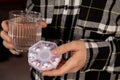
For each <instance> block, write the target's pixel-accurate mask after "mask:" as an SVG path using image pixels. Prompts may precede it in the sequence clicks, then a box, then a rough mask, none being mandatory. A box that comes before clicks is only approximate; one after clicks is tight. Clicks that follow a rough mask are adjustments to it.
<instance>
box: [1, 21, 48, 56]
mask: <svg viewBox="0 0 120 80" xmlns="http://www.w3.org/2000/svg"><path fill="white" fill-rule="evenodd" d="M41 25H42V28H45V27H46V26H47V24H46V22H45V21H42V23H41ZM1 26H2V29H3V30H2V31H0V36H1V38H2V39H3V45H4V46H5V47H6V48H7V49H9V50H10V52H11V53H12V54H16V55H19V54H20V53H19V52H17V51H15V50H14V45H13V44H12V39H11V37H10V36H8V31H9V26H8V20H4V21H2V23H1Z"/></svg>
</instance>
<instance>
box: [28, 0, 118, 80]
mask: <svg viewBox="0 0 120 80" xmlns="http://www.w3.org/2000/svg"><path fill="white" fill-rule="evenodd" d="M26 10H28V11H29V10H33V11H38V12H41V14H42V18H43V20H45V21H46V22H47V24H48V26H47V28H46V29H43V36H44V37H46V38H55V39H62V40H63V43H66V42H67V41H71V40H80V39H82V40H84V41H85V44H86V47H87V54H88V58H87V62H86V65H85V67H84V69H83V70H82V71H78V72H77V73H71V74H66V75H64V76H61V77H55V78H56V80H119V79H120V75H119V73H120V0H28V1H27V7H26ZM80 46H81V45H80ZM67 57H69V54H66V55H64V56H63V58H67ZM32 73H33V74H32V76H34V77H35V76H36V78H38V79H36V80H39V73H38V72H37V71H35V70H34V69H33V70H32ZM55 78H54V80H55ZM48 80H50V78H49V79H48Z"/></svg>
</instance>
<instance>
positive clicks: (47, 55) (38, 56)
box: [28, 41, 62, 72]
mask: <svg viewBox="0 0 120 80" xmlns="http://www.w3.org/2000/svg"><path fill="white" fill-rule="evenodd" d="M56 47H57V44H56V43H54V42H49V41H39V42H37V43H35V44H34V45H33V46H32V47H30V48H29V51H28V63H29V64H30V66H32V67H33V68H35V69H36V70H38V71H40V72H42V71H44V70H51V69H55V68H56V67H57V65H58V64H59V62H60V61H61V57H62V56H58V55H54V54H52V53H51V50H53V49H54V48H56Z"/></svg>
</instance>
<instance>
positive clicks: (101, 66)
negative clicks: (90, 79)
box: [83, 37, 120, 72]
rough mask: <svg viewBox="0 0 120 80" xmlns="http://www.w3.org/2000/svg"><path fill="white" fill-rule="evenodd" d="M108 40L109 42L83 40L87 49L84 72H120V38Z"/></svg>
mask: <svg viewBox="0 0 120 80" xmlns="http://www.w3.org/2000/svg"><path fill="white" fill-rule="evenodd" d="M109 38H110V39H111V40H105V41H97V40H96V41H95V40H91V39H87V40H84V41H85V45H86V48H87V61H86V65H85V67H84V69H83V70H84V71H92V70H100V71H101V70H107V71H108V72H120V64H119V61H120V54H119V53H120V37H115V38H114V37H109Z"/></svg>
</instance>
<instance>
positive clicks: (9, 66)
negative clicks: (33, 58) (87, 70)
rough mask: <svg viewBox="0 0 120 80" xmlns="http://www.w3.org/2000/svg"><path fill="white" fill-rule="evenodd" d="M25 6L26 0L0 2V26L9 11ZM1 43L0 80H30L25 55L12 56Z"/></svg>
mask: <svg viewBox="0 0 120 80" xmlns="http://www.w3.org/2000/svg"><path fill="white" fill-rule="evenodd" d="M25 6H26V0H0V24H1V22H2V21H3V20H6V19H8V12H9V11H10V10H16V9H17V10H18V9H20V10H21V9H25ZM0 29H1V25H0ZM2 41H3V40H2V39H1V38H0V80H30V72H29V69H30V68H29V65H28V62H27V53H23V54H22V55H19V56H15V55H12V54H11V53H10V52H9V50H8V49H6V48H5V47H4V46H3V45H2Z"/></svg>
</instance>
